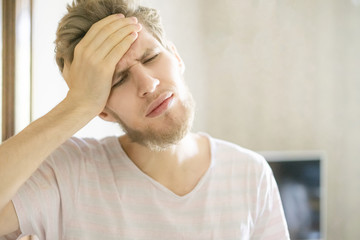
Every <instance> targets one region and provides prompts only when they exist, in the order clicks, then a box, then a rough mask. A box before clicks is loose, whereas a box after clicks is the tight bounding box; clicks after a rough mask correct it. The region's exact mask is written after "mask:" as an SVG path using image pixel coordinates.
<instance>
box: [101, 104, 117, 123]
mask: <svg viewBox="0 0 360 240" xmlns="http://www.w3.org/2000/svg"><path fill="white" fill-rule="evenodd" d="M115 115H116V114H115V113H114V112H113V111H112V110H110V109H109V108H108V107H106V106H105V108H104V109H103V111H102V112H101V113H100V114H99V115H98V116H99V117H100V118H101V119H102V120H104V121H107V122H117V119H116V117H115Z"/></svg>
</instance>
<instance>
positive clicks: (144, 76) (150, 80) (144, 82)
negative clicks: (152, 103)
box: [135, 69, 160, 97]
mask: <svg viewBox="0 0 360 240" xmlns="http://www.w3.org/2000/svg"><path fill="white" fill-rule="evenodd" d="M135 77H136V82H137V88H138V95H139V97H145V96H147V95H148V94H149V93H153V92H155V90H156V88H157V86H158V85H159V84H160V81H159V79H157V78H155V77H153V76H151V74H150V73H149V72H148V71H146V70H145V69H138V70H137V74H136V76H135Z"/></svg>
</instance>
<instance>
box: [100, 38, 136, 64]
mask: <svg viewBox="0 0 360 240" xmlns="http://www.w3.org/2000/svg"><path fill="white" fill-rule="evenodd" d="M137 37H138V33H137V32H132V33H131V34H130V35H127V36H126V37H125V38H124V39H123V40H122V41H121V43H118V44H117V45H116V46H115V47H114V48H113V49H112V50H111V51H110V52H109V54H107V56H106V57H105V61H107V62H108V63H109V64H111V65H114V66H115V65H116V63H117V62H118V61H119V59H120V58H121V56H124V55H125V53H126V52H127V50H128V49H129V48H130V46H131V44H132V43H133V42H134V41H135V40H136V38H137Z"/></svg>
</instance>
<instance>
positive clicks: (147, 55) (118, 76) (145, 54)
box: [114, 47, 160, 79]
mask: <svg viewBox="0 0 360 240" xmlns="http://www.w3.org/2000/svg"><path fill="white" fill-rule="evenodd" d="M159 51H160V50H159V47H154V48H147V49H146V50H145V52H144V53H143V55H142V56H141V57H140V58H137V59H136V61H137V62H144V61H145V60H146V58H148V57H149V55H151V54H152V53H154V52H159ZM131 67H132V66H130V67H127V68H126V69H124V70H122V71H120V72H117V73H116V72H115V74H114V76H115V77H114V79H119V78H121V77H122V76H124V75H126V73H127V72H128V71H129V69H130V68H131Z"/></svg>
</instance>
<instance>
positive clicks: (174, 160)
mask: <svg viewBox="0 0 360 240" xmlns="http://www.w3.org/2000/svg"><path fill="white" fill-rule="evenodd" d="M198 140H199V136H198V135H196V134H193V133H188V134H187V135H186V136H185V137H184V138H183V139H182V140H180V142H178V143H177V144H174V145H171V146H169V147H168V148H166V149H162V150H161V151H154V150H151V149H150V148H147V147H146V146H143V145H141V144H138V143H135V142H132V141H131V140H130V139H129V138H128V136H127V135H124V136H122V137H121V138H120V144H121V145H122V147H123V149H124V150H125V152H126V153H127V155H128V156H129V157H130V159H131V160H132V161H133V162H134V163H135V164H136V165H137V166H138V167H139V168H140V169H141V170H143V171H146V170H149V169H151V168H157V167H159V166H162V167H165V166H168V167H179V166H182V165H183V164H186V162H187V161H188V160H190V159H192V158H194V157H196V156H197V155H198V154H199V152H200V146H199V144H198ZM157 169H158V168H157Z"/></svg>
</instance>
